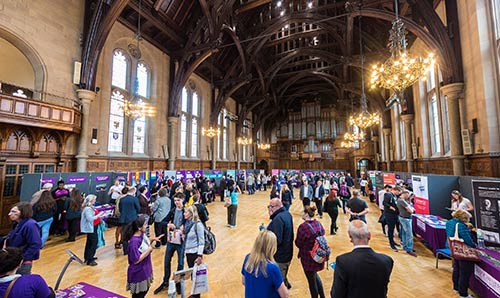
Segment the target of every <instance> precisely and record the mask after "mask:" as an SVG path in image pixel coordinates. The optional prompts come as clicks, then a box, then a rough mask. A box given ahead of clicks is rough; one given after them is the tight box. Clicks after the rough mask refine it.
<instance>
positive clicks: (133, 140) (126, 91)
mask: <svg viewBox="0 0 500 298" xmlns="http://www.w3.org/2000/svg"><path fill="white" fill-rule="evenodd" d="M150 77H151V72H150V69H149V68H148V66H147V65H146V63H145V62H143V61H136V60H132V59H131V58H130V57H129V55H128V54H127V53H126V52H125V51H124V50H121V49H117V50H115V51H114V53H113V64H112V74H111V88H112V91H111V98H110V112H109V129H108V132H109V135H108V151H110V152H123V153H126V154H130V153H132V154H143V153H144V152H145V146H146V124H147V121H146V117H139V118H136V119H130V118H127V117H126V116H125V113H124V111H123V107H124V105H125V102H126V101H128V100H131V99H133V98H132V97H134V96H135V97H137V98H136V99H137V100H142V101H144V102H147V101H149V96H150V94H149V89H150V86H149V85H150Z"/></svg>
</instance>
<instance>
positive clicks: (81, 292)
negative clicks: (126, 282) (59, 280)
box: [56, 282, 126, 298]
mask: <svg viewBox="0 0 500 298" xmlns="http://www.w3.org/2000/svg"><path fill="white" fill-rule="evenodd" d="M81 297H83V298H126V297H125V296H122V295H118V294H116V293H113V292H110V291H107V290H104V289H101V288H98V287H96V286H93V285H89V284H88V283H85V282H79V283H77V284H75V285H72V286H71V287H68V288H66V289H62V290H57V292H56V298H81Z"/></svg>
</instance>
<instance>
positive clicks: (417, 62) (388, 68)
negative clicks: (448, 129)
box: [370, 0, 435, 101]
mask: <svg viewBox="0 0 500 298" xmlns="http://www.w3.org/2000/svg"><path fill="white" fill-rule="evenodd" d="M394 2H395V4H394V7H395V14H396V19H395V20H394V21H392V28H391V30H390V31H389V33H390V36H389V50H390V51H391V57H389V59H387V60H386V61H385V62H384V63H382V64H380V65H373V67H372V74H371V81H370V82H371V87H372V88H375V87H377V86H379V87H382V88H385V89H389V90H391V91H392V92H394V93H396V95H397V97H398V98H399V100H400V101H403V100H404V99H403V91H404V90H405V89H406V88H408V87H410V86H411V85H413V84H414V83H415V82H416V81H418V79H419V78H421V77H423V76H425V74H426V73H427V72H428V71H429V69H430V68H432V67H433V66H434V63H435V60H434V54H432V53H430V54H429V55H427V57H425V58H422V57H419V56H417V57H412V56H411V55H410V53H409V51H408V50H407V49H406V47H407V40H406V34H407V33H408V32H407V31H406V28H405V25H404V23H403V21H402V20H401V19H400V18H399V15H398V0H395V1H394Z"/></svg>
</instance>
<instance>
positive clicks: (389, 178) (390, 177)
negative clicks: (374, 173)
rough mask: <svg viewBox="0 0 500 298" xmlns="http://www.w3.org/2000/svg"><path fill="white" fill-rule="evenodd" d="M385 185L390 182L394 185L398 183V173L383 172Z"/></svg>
mask: <svg viewBox="0 0 500 298" xmlns="http://www.w3.org/2000/svg"><path fill="white" fill-rule="evenodd" d="M383 181H384V185H386V184H390V185H392V186H394V185H396V174H394V173H384V174H383Z"/></svg>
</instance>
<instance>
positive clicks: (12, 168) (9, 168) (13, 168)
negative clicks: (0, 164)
mask: <svg viewBox="0 0 500 298" xmlns="http://www.w3.org/2000/svg"><path fill="white" fill-rule="evenodd" d="M16 173H17V165H6V166H5V175H12V174H16Z"/></svg>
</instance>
